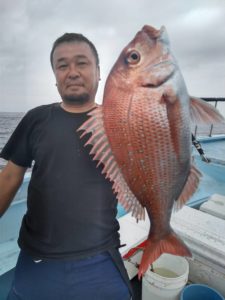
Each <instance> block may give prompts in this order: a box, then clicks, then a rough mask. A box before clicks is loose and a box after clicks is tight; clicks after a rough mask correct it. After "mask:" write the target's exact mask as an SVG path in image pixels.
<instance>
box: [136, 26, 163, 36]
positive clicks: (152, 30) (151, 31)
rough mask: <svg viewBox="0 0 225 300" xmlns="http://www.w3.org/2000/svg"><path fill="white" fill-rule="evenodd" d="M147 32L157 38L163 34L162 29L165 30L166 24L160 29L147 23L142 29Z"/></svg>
mask: <svg viewBox="0 0 225 300" xmlns="http://www.w3.org/2000/svg"><path fill="white" fill-rule="evenodd" d="M141 31H142V32H145V33H146V34H147V35H148V36H149V37H150V38H153V39H157V38H159V37H160V36H161V34H162V31H164V26H162V27H161V28H160V29H159V30H158V29H156V28H154V27H153V26H150V25H145V26H144V27H143V28H142V30H141Z"/></svg>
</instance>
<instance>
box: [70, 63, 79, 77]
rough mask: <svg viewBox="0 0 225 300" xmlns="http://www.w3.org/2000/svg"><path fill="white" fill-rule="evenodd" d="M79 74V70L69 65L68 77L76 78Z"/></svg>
mask: <svg viewBox="0 0 225 300" xmlns="http://www.w3.org/2000/svg"><path fill="white" fill-rule="evenodd" d="M79 76H80V74H79V71H78V68H76V66H73V65H72V66H70V68H69V77H70V78H76V77H79Z"/></svg>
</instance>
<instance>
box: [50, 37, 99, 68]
mask: <svg viewBox="0 0 225 300" xmlns="http://www.w3.org/2000/svg"><path fill="white" fill-rule="evenodd" d="M72 42H84V43H87V44H88V45H89V46H90V48H91V50H92V52H93V54H94V56H95V59H96V64H97V66H98V65H99V56H98V52H97V50H96V48H95V46H94V44H93V43H92V42H91V41H90V40H89V39H88V38H86V37H85V36H84V35H83V34H81V33H64V34H63V35H62V36H60V37H59V38H58V39H57V40H55V42H54V44H53V46H52V50H51V53H50V62H51V66H52V68H53V53H54V51H55V48H56V47H57V46H58V45H60V44H62V43H72Z"/></svg>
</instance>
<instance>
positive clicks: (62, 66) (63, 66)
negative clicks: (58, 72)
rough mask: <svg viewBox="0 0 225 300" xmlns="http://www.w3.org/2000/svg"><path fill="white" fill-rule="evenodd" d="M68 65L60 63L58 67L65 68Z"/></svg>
mask: <svg viewBox="0 0 225 300" xmlns="http://www.w3.org/2000/svg"><path fill="white" fill-rule="evenodd" d="M66 67H67V65H59V66H58V68H59V69H65V68H66Z"/></svg>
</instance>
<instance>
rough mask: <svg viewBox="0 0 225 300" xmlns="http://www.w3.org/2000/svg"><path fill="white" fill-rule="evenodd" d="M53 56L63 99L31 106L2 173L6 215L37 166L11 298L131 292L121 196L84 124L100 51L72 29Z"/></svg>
mask: <svg viewBox="0 0 225 300" xmlns="http://www.w3.org/2000/svg"><path fill="white" fill-rule="evenodd" d="M50 60H51V65H52V69H53V72H54V75H55V78H56V86H57V89H58V92H59V94H60V96H61V99H62V102H60V103H53V104H49V105H42V106H39V107H36V108H34V109H32V110H30V111H29V112H28V113H27V114H26V115H25V116H24V118H23V119H22V120H21V122H20V123H19V125H18V126H17V128H16V129H15V131H14V132H13V134H12V136H11V137H10V139H9V141H8V142H7V144H6V145H5V147H4V148H3V150H2V152H1V154H0V157H2V158H4V159H5V160H8V163H7V165H6V166H5V168H4V169H3V170H2V172H1V173H0V215H3V214H4V212H5V211H6V210H7V208H8V207H9V205H10V203H11V201H12V200H13V197H14V196H15V194H16V192H17V191H18V189H19V187H20V185H21V183H22V182H23V178H24V174H25V172H26V170H27V169H28V168H30V167H31V166H32V175H31V180H30V183H29V187H28V198H27V212H26V214H25V215H24V217H23V220H22V225H21V228H20V233H19V239H18V244H19V247H20V249H21V251H20V254H19V258H18V262H17V265H16V269H15V276H14V280H13V284H12V287H11V290H10V293H9V296H8V298H7V299H8V300H15V299H23V300H40V299H41V300H53V299H54V300H57V299H68V300H75V299H76V300H79V299H82V300H88V299H96V300H106V299H107V300H110V299H112V300H117V299H118V300H126V299H131V294H132V289H131V286H130V282H129V279H128V275H127V273H126V270H125V268H124V265H123V261H122V259H121V256H120V253H119V250H118V249H119V247H120V240H119V234H118V229H119V224H118V221H117V219H116V214H117V208H116V206H117V201H116V197H115V195H114V194H113V193H112V186H111V183H110V181H109V180H106V179H105V178H104V175H102V174H101V170H102V168H101V167H100V168H96V163H95V162H93V161H92V158H91V157H90V155H89V152H90V149H91V147H90V146H87V147H84V144H85V140H83V139H82V140H81V139H80V137H79V134H78V133H77V132H76V130H77V128H79V127H80V125H81V124H82V123H83V122H84V121H85V120H87V119H88V116H87V112H89V111H91V110H92V109H93V108H94V107H95V106H96V103H95V95H96V92H97V88H98V83H99V80H100V69H99V57H98V53H97V51H96V48H95V46H94V45H93V44H92V42H91V41H89V40H88V39H87V38H86V37H85V36H83V35H82V34H76V33H66V34H64V35H63V36H61V37H59V38H58V39H57V40H56V41H55V42H54V44H53V47H52V51H51V55H50ZM86 140H87V139H86Z"/></svg>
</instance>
